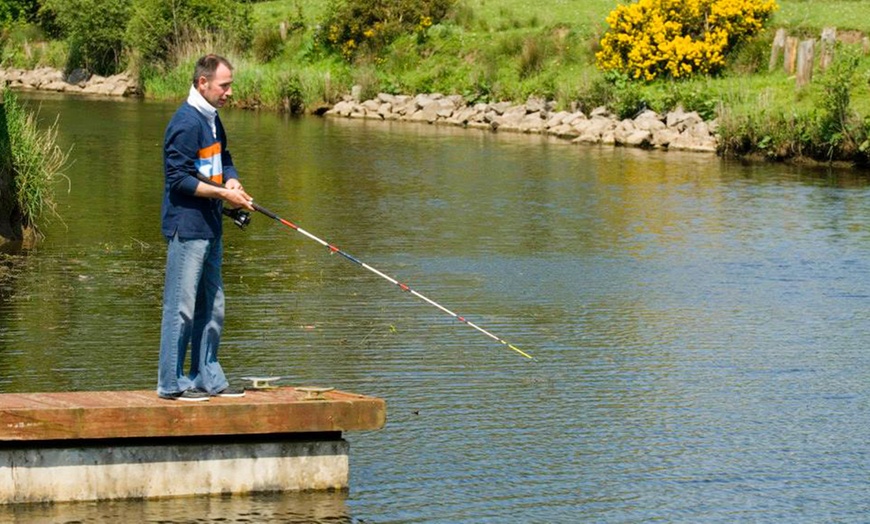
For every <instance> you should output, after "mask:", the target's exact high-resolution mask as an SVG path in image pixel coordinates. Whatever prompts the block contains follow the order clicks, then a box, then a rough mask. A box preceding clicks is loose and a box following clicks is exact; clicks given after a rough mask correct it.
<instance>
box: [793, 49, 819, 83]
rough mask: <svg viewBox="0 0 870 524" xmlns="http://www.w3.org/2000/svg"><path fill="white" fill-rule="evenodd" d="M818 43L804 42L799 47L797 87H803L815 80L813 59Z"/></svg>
mask: <svg viewBox="0 0 870 524" xmlns="http://www.w3.org/2000/svg"><path fill="white" fill-rule="evenodd" d="M815 47H816V41H815V40H814V39H810V40H804V41H803V42H801V43H800V46H798V52H797V80H796V82H795V83H796V85H797V87H803V86H805V85H807V84H809V83H810V81H811V80H812V79H813V58H814V55H815Z"/></svg>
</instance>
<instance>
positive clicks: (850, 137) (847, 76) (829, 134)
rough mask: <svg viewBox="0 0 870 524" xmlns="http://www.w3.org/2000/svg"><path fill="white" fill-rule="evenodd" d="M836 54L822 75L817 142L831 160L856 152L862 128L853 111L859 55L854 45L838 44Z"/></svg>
mask: <svg viewBox="0 0 870 524" xmlns="http://www.w3.org/2000/svg"><path fill="white" fill-rule="evenodd" d="M835 57H836V58H835V59H834V62H833V63H832V64H831V66H830V67H829V68H828V69H827V70H826V71H825V73H824V75H822V78H821V82H820V85H821V88H822V95H821V101H820V103H819V104H818V108H819V111H818V116H817V126H818V133H819V136H818V142H819V143H820V144H824V146H825V147H826V148H827V151H826V154H827V157H828V158H829V159H832V158H834V157H835V156H838V155H840V154H842V153H846V154H847V155H848V154H849V153H854V151H855V149H856V148H857V146H858V143H859V142H858V139H857V138H858V133H859V132H860V131H859V129H860V127H861V126H860V123H859V122H858V119H857V117H856V115H854V114H853V113H852V111H851V101H852V90H853V89H855V87H857V86H856V71H857V68H858V63H859V60H860V56H859V55H858V53H857V52H856V51H855V50H854V49H853V48H851V47H845V46H841V45H838V46H837V49H836V53H835Z"/></svg>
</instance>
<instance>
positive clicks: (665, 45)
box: [595, 0, 778, 81]
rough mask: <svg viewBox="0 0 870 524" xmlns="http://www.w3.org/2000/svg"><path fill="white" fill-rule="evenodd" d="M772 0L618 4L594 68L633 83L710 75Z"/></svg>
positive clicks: (766, 14)
mask: <svg viewBox="0 0 870 524" xmlns="http://www.w3.org/2000/svg"><path fill="white" fill-rule="evenodd" d="M777 7H778V6H777V5H776V1H775V0H638V2H636V3H634V4H629V5H619V6H617V7H616V9H614V10H613V11H611V13H610V15H608V17H607V25H608V26H609V28H610V29H608V31H607V33H605V35H604V38H602V40H601V51H599V52H598V53H596V55H595V57H596V59H597V61H598V67H599V68H600V69H602V70H605V71H619V72H622V73H626V74H628V75H629V76H630V77H632V78H635V79H643V80H647V81H650V80H654V79H655V78H657V77H659V76H662V75H665V76H670V77H672V78H681V77H686V76H689V75H693V74H710V73H714V72H716V71H718V70H719V69H720V68H721V67H722V66H723V65H724V63H725V55H726V54H727V53H728V51H729V50H730V49H731V48H732V47H733V46H734V45H735V44H737V43H738V42H739V41H740V40H741V39H743V38H745V37H748V36H751V35H753V34H755V33H757V32H759V31H761V29H762V28H763V27H764V24H765V22H767V20H768V18H770V15H771V14H773V12H774V11H775V10H776V9H777Z"/></svg>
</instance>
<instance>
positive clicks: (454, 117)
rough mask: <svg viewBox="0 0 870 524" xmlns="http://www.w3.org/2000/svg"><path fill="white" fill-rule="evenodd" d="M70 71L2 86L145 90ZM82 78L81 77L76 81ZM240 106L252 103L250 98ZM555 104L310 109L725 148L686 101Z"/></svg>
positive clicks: (130, 82)
mask: <svg viewBox="0 0 870 524" xmlns="http://www.w3.org/2000/svg"><path fill="white" fill-rule="evenodd" d="M75 73H76V72H73V73H72V74H70V75H69V77H67V78H65V77H64V74H63V72H62V71H60V70H57V69H54V68H49V67H43V68H37V69H33V70H22V69H0V87H3V88H6V89H10V90H12V91H43V92H55V93H59V94H73V95H93V96H101V97H106V98H120V97H141V96H143V94H142V92H141V89H140V88H139V86H138V83H137V82H136V80H135V79H134V78H133V76H132V75H130V74H129V73H127V72H125V73H120V74H117V75H113V76H111V77H101V76H98V75H91V76H89V77H84V75H80V76H79V78H74V75H75ZM73 81H75V82H73ZM234 105H237V106H238V107H242V108H244V107H245V103H244V100H239V101H236V102H235V104H234ZM554 106H555V103H554V102H553V101H547V100H544V99H541V98H536V97H530V98H529V99H528V100H527V101H526V103H524V104H514V103H511V102H490V103H477V104H470V105H469V104H467V103H466V102H465V99H464V98H463V97H462V96H461V95H443V94H440V93H431V94H418V95H415V96H412V95H391V94H387V93H380V94H378V95H377V96H376V97H375V98H372V99H369V100H360V97H359V95H358V88H354V89H353V90H352V92H351V94H349V95H345V96H344V97H343V98H342V100H341V101H339V102H337V103H336V104H334V105H331V106H330V105H328V104H324V105H322V106H318V107H316V108H313V109H310V110H308V111H306V113H308V114H312V115H316V116H321V117H329V118H351V119H365V120H375V121H378V120H380V121H399V122H413V123H428V124H431V125H447V126H453V127H459V128H464V129H478V130H484V131H490V132H508V133H521V134H538V135H545V136H549V137H552V138H557V139H561V140H565V141H568V142H570V143H572V144H588V145H604V146H615V147H633V148H639V149H649V150H663V151H668V150H671V151H687V152H696V153H701V154H713V155H715V156H717V157H720V158H721V157H722V156H721V155H719V149H718V147H719V137H718V134H717V130H718V121H717V120H711V121H705V120H703V119H702V118H701V117H700V115H699V114H698V113H697V112H695V111H690V112H686V111H683V110H682V109H681V108H678V109H676V110H674V111H670V112H668V113H666V114H664V115H662V114H659V113H656V112H654V111H651V110H646V111H643V112H641V113H640V114H639V115H637V116H635V117H634V118H627V119H620V118H618V117H617V116H615V115H613V114H612V113H611V112H610V111H609V110H608V109H607V108H606V107H598V108H594V109H591V110H589V111H588V113H586V112H584V111H581V110H579V109H574V110H572V111H556V110H555V107H554ZM735 158H736V159H740V160H745V161H750V162H763V163H772V162H773V163H783V164H786V165H798V166H807V167H814V168H819V167H824V168H834V169H845V170H858V171H861V169H860V166H856V165H855V164H854V163H853V162H849V161H837V162H822V161H818V160H814V159H811V158H808V157H790V158H784V159H776V160H771V159H769V158H766V157H764V156H763V155H759V154H750V155H742V156H737V157H735Z"/></svg>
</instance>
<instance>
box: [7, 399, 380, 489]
mask: <svg viewBox="0 0 870 524" xmlns="http://www.w3.org/2000/svg"><path fill="white" fill-rule="evenodd" d="M312 393H315V394H312ZM385 421H386V405H385V403H384V401H383V400H382V399H379V398H375V397H368V396H365V395H358V394H355V393H348V392H345V391H337V390H334V389H332V388H313V387H299V388H294V387H268V388H264V389H262V390H249V391H247V392H246V394H245V396H244V397H237V398H221V397H215V398H212V399H209V400H208V402H178V401H172V400H163V399H160V398H158V396H157V394H156V393H155V392H154V391H91V392H55V393H5V394H0V505H3V504H9V503H26V502H59V501H82V500H107V499H125V498H161V497H179V496H192V495H205V494H229V493H239V494H243V493H254V492H267V491H273V492H274V491H329V490H342V489H346V488H347V487H348V476H349V475H348V470H349V460H348V454H349V447H350V446H349V445H348V443H347V441H345V440H344V439H343V436H342V435H343V434H344V432H345V431H371V430H377V429H380V428H382V427H383V426H384V423H385Z"/></svg>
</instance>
